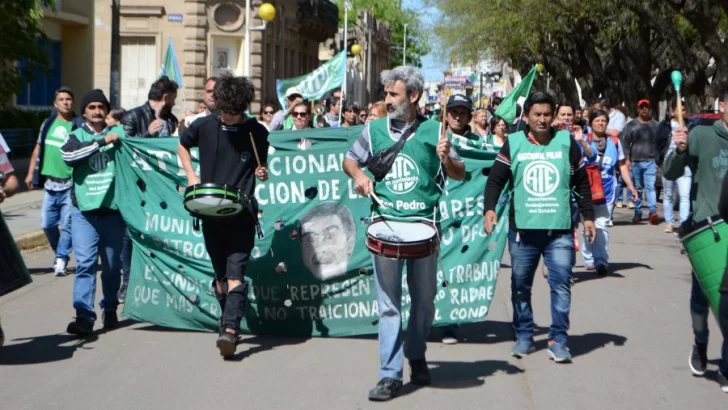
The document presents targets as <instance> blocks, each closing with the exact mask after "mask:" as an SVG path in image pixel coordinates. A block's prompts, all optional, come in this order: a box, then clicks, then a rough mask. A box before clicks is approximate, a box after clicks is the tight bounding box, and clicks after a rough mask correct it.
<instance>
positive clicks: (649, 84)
mask: <svg viewBox="0 0 728 410" xmlns="http://www.w3.org/2000/svg"><path fill="white" fill-rule="evenodd" d="M430 1H431V3H432V4H433V5H435V6H436V7H438V9H439V10H440V11H441V12H442V14H443V18H442V19H441V20H440V21H439V22H438V24H437V27H436V28H435V33H436V34H437V35H438V37H439V39H440V45H441V49H440V52H441V53H442V54H445V53H450V52H451V51H454V52H455V53H456V55H458V57H459V58H461V59H466V60H471V61H476V60H477V59H479V58H481V57H483V56H484V55H486V53H492V55H494V56H496V57H497V58H499V59H502V60H504V61H506V62H508V63H510V64H511V65H512V66H513V67H515V68H517V69H519V70H520V71H523V72H525V71H527V70H528V69H530V68H531V67H532V66H533V65H534V64H536V63H542V64H544V67H545V70H544V73H543V74H544V75H542V76H540V77H541V78H540V79H539V80H538V82H537V84H536V87H538V88H542V89H545V88H546V87H545V84H544V79H545V76H546V75H549V76H550V79H551V82H550V83H551V84H550V87H549V88H550V90H549V91H550V92H552V93H553V94H555V95H556V96H557V98H559V99H567V100H571V101H577V89H576V82H578V84H579V86H580V87H581V90H582V97H583V99H584V100H586V101H587V102H592V101H593V100H595V99H596V98H598V97H600V96H606V97H608V98H609V99H610V100H611V101H612V102H614V103H625V104H626V105H627V107H630V108H631V109H632V110H634V108H633V107H635V105H636V102H637V101H638V100H640V99H642V98H649V99H650V100H651V101H652V102H653V103H656V102H657V101H660V100H662V99H666V98H671V97H672V96H673V89H672V84H671V82H670V73H671V72H672V71H673V70H680V71H681V72H682V73H683V76H684V82H683V86H682V89H681V91H682V94H683V96H684V97H685V98H686V102H687V104H686V105H687V107H688V109H689V110H691V111H697V110H700V109H704V108H711V107H712V104H713V101H714V100H715V98H716V96H718V94H719V93H720V90H721V89H722V88H724V87H726V86H728V45H726V44H725V43H724V41H723V39H725V35H726V28H727V27H728V20H727V18H726V11H727V10H728V0H438V1H435V0H430ZM524 70H525V71H524ZM711 80H712V82H711Z"/></svg>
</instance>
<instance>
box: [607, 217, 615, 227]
mask: <svg viewBox="0 0 728 410" xmlns="http://www.w3.org/2000/svg"><path fill="white" fill-rule="evenodd" d="M607 226H609V227H612V226H614V222H612V220H611V219H610V220H608V221H607Z"/></svg>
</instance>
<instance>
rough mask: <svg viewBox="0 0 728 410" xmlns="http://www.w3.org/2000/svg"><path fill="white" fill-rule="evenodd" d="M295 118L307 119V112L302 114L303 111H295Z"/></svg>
mask: <svg viewBox="0 0 728 410" xmlns="http://www.w3.org/2000/svg"><path fill="white" fill-rule="evenodd" d="M292 115H293V116H294V117H305V116H307V115H308V113H307V112H301V111H294V112H293V114H292Z"/></svg>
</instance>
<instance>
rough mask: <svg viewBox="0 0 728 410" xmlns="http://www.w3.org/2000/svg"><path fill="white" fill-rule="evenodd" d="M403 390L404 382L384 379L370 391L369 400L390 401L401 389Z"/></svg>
mask: <svg viewBox="0 0 728 410" xmlns="http://www.w3.org/2000/svg"><path fill="white" fill-rule="evenodd" d="M401 388H402V382H401V381H399V380H395V379H390V378H388V377H385V378H383V379H382V380H380V381H379V383H377V385H376V386H375V387H374V388H373V389H371V390H369V400H371V401H388V400H392V399H393V398H394V396H396V395H397V392H398V391H399V389H401Z"/></svg>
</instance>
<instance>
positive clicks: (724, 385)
mask: <svg viewBox="0 0 728 410" xmlns="http://www.w3.org/2000/svg"><path fill="white" fill-rule="evenodd" d="M718 384H719V385H720V390H722V391H723V393H728V377H726V376H725V375H724V374H723V373H721V372H720V370H718Z"/></svg>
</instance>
